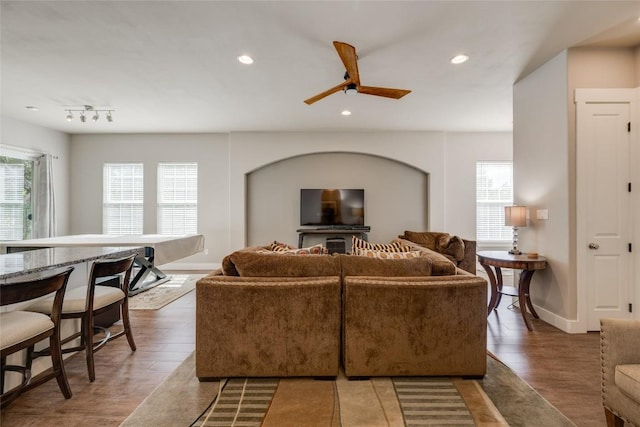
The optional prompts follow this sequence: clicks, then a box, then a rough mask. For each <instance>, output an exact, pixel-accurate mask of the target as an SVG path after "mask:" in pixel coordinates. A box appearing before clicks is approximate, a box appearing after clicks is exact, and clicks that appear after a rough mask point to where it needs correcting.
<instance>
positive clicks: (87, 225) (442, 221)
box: [2, 118, 510, 269]
mask: <svg viewBox="0 0 640 427" xmlns="http://www.w3.org/2000/svg"><path fill="white" fill-rule="evenodd" d="M509 141H510V133H464V134H447V133H445V132H313V133H284V132H283V133H258V132H256V133H250V132H246V133H231V134H82V135H73V136H68V135H66V134H62V133H59V132H55V131H51V130H48V129H44V128H40V127H37V126H31V125H28V124H26V123H22V122H17V121H14V120H10V119H4V118H3V127H2V142H3V143H6V144H11V145H17V146H22V147H27V148H33V149H41V150H42V151H46V152H50V153H52V154H55V155H57V156H58V157H59V159H58V162H59V165H60V166H59V167H57V170H58V171H59V173H58V174H57V175H56V192H57V194H56V197H57V207H58V222H59V229H58V234H60V235H62V234H80V233H100V232H101V231H102V167H103V163H104V162H108V161H114V162H115V161H141V162H143V163H144V165H145V194H146V195H147V197H146V200H145V233H155V232H156V229H155V224H156V218H155V212H156V209H155V203H156V193H155V182H156V165H157V163H158V162H161V161H197V162H198V164H199V167H198V171H199V190H198V192H199V212H198V215H199V227H200V232H201V233H202V234H204V235H205V248H206V249H207V250H208V252H209V253H208V255H205V254H204V253H202V254H198V255H195V256H192V257H190V258H188V259H185V260H182V261H181V262H180V266H179V267H180V268H182V267H185V268H192V269H196V268H209V266H211V265H214V264H216V263H219V262H220V260H221V259H222V258H223V257H224V255H226V254H227V253H229V252H230V251H231V250H235V249H238V248H241V247H243V246H244V245H245V241H246V237H245V235H246V230H245V223H246V217H245V200H246V199H245V197H246V195H245V180H246V174H248V173H249V172H251V171H254V170H256V169H259V168H261V167H262V166H264V165H267V164H270V163H273V162H277V161H280V160H283V159H287V158H291V157H295V156H300V155H306V154H313V153H331V152H343V153H364V154H370V155H373V156H379V157H382V158H388V159H392V160H395V161H398V162H400V163H404V164H407V165H410V166H412V167H414V168H416V169H418V170H420V171H422V172H424V173H428V174H429V185H430V188H429V193H430V199H429V213H428V217H429V228H430V229H432V230H446V231H450V232H452V233H454V234H458V235H460V236H462V237H465V238H470V239H474V238H475V194H474V192H475V162H476V161H477V160H480V159H482V160H486V159H487V158H491V159H492V160H495V159H497V157H495V156H498V155H500V156H502V157H500V159H504V160H508V159H509V154H508V152H509V144H510V142H509ZM476 144H478V146H476ZM491 153H493V154H491ZM487 156H489V157H487ZM371 174H372V176H377V175H380V174H384V171H377V170H373V171H371ZM70 195H72V197H71V196H70ZM390 228H392V227H390ZM397 231H398V232H402V231H403V227H402V225H399V226H398V230H397ZM394 233H395V231H394ZM385 238H386V236H385Z"/></svg>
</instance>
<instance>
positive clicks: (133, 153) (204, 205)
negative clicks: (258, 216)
mask: <svg viewBox="0 0 640 427" xmlns="http://www.w3.org/2000/svg"><path fill="white" fill-rule="evenodd" d="M105 162H142V163H143V164H144V233H145V234H155V233H157V229H156V222H157V219H156V204H157V203H156V199H157V195H156V181H157V165H158V162H198V183H199V185H198V231H199V233H201V234H203V235H204V238H205V251H208V254H207V253H205V252H202V253H200V254H196V255H193V256H191V257H189V258H185V259H184V260H181V261H180V262H179V263H180V264H179V265H172V267H173V268H180V266H181V265H182V264H185V265H186V264H189V265H191V267H192V268H194V267H195V268H205V269H206V268H212V266H213V265H214V264H215V263H219V262H220V260H221V259H222V257H223V256H224V255H225V254H226V252H227V247H228V222H229V216H228V215H229V210H228V202H227V201H228V199H229V179H228V177H229V169H228V143H227V135H226V134H118V135H104V134H100V135H97V134H95V135H74V136H72V138H71V179H72V181H71V187H70V189H71V194H73V198H72V200H71V233H72V234H83V233H102V169H103V164H104V163H105Z"/></svg>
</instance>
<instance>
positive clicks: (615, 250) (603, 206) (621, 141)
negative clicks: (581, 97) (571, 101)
mask: <svg viewBox="0 0 640 427" xmlns="http://www.w3.org/2000/svg"><path fill="white" fill-rule="evenodd" d="M629 115H630V106H629V104H628V103H619V104H600V103H594V104H586V105H584V110H582V111H581V114H580V115H579V119H578V120H579V122H580V123H578V129H579V130H578V132H579V138H578V152H579V158H580V160H579V165H578V168H579V170H578V173H579V182H580V183H581V184H582V185H583V186H584V188H583V189H582V191H581V192H580V195H581V197H584V198H585V199H586V200H583V201H579V203H578V206H579V208H578V216H579V217H580V216H583V220H584V222H582V221H579V222H582V223H583V224H584V225H585V228H586V233H585V237H586V242H584V241H581V240H579V247H578V252H580V251H584V252H583V259H584V260H585V261H586V265H584V266H583V267H584V268H585V271H583V273H584V274H583V275H582V277H584V278H585V280H586V291H587V298H586V299H587V330H589V331H597V330H600V318H602V317H614V318H631V313H630V303H631V302H632V292H631V285H632V283H631V279H632V277H633V272H632V253H631V252H630V247H629V245H630V243H631V241H632V230H631V193H630V188H629V185H630V182H631V180H630V168H629V163H630V161H631V151H630V149H631V147H630V132H629V129H628V123H629ZM579 197H580V196H579ZM580 206H582V207H584V208H585V209H584V211H583V212H582V211H581V209H580ZM580 246H583V247H580ZM636 250H637V249H636Z"/></svg>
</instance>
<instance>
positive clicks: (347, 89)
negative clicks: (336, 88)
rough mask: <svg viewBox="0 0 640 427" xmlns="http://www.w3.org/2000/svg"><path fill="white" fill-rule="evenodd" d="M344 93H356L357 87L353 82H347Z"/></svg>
mask: <svg viewBox="0 0 640 427" xmlns="http://www.w3.org/2000/svg"><path fill="white" fill-rule="evenodd" d="M344 93H346V94H347V95H357V94H358V87H357V86H356V84H355V83H351V84H348V85H346V86H345V87H344Z"/></svg>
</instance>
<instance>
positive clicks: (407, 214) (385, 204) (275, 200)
mask: <svg viewBox="0 0 640 427" xmlns="http://www.w3.org/2000/svg"><path fill="white" fill-rule="evenodd" d="M301 188H362V189H364V194H365V206H364V208H365V225H368V226H370V227H371V232H370V233H369V241H372V242H382V243H388V242H389V241H391V240H392V239H394V238H396V237H397V236H398V234H402V232H403V231H404V230H428V229H429V223H428V211H427V206H428V203H429V199H428V175H427V174H426V173H424V172H422V171H420V170H417V169H415V168H413V167H410V166H407V165H406V164H404V163H399V162H395V161H392V160H389V159H385V158H382V157H378V156H371V155H368V154H359V153H316V154H307V155H303V156H297V157H293V158H289V159H285V160H282V161H279V162H275V163H271V164H269V165H267V166H265V167H263V168H260V169H258V170H256V171H254V172H252V173H251V174H249V175H248V177H247V243H248V244H249V245H261V244H265V243H268V242H270V241H273V240H274V239H275V240H279V241H283V242H286V243H289V244H294V245H295V244H297V241H298V234H297V232H296V229H298V228H300V189H301ZM324 237H326V236H324ZM324 237H323V238H322V239H320V238H318V239H312V238H311V237H310V238H306V239H305V242H304V244H305V246H308V245H310V244H316V243H324Z"/></svg>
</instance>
